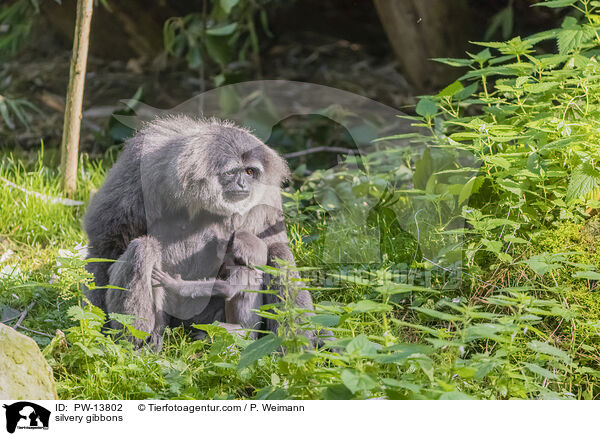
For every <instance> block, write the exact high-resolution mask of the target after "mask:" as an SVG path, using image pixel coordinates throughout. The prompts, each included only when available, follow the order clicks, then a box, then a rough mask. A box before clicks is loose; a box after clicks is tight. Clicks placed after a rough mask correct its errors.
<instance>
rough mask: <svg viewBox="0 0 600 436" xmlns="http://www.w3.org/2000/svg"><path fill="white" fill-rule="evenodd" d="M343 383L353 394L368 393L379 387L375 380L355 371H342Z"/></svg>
mask: <svg viewBox="0 0 600 436" xmlns="http://www.w3.org/2000/svg"><path fill="white" fill-rule="evenodd" d="M342 382H344V385H345V386H346V387H347V388H348V389H349V390H350V392H352V393H353V394H355V393H356V392H358V391H368V390H370V389H373V388H374V387H376V386H377V383H375V380H373V379H372V378H371V377H370V376H368V375H367V374H363V373H362V372H358V371H356V370H354V369H343V370H342Z"/></svg>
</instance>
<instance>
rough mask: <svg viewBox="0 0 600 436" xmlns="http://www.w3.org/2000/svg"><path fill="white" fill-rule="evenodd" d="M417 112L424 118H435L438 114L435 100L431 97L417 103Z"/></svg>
mask: <svg viewBox="0 0 600 436" xmlns="http://www.w3.org/2000/svg"><path fill="white" fill-rule="evenodd" d="M415 111H416V112H417V113H418V114H419V115H421V116H422V117H433V116H434V115H435V114H437V111H438V106H437V103H436V102H435V100H433V99H432V98H430V97H423V98H421V99H420V100H419V103H417V107H416V108H415Z"/></svg>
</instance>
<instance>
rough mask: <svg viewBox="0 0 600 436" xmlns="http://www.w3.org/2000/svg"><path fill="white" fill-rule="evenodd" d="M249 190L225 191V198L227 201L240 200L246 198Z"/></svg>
mask: <svg viewBox="0 0 600 436" xmlns="http://www.w3.org/2000/svg"><path fill="white" fill-rule="evenodd" d="M249 195H250V191H228V192H225V199H227V200H229V201H242V200H245V199H246V198H248V196H249Z"/></svg>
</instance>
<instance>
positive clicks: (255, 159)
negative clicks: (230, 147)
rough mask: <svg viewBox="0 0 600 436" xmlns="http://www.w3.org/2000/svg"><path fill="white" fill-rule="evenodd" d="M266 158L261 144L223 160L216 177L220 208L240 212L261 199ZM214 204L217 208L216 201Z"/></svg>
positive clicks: (242, 212)
mask: <svg viewBox="0 0 600 436" xmlns="http://www.w3.org/2000/svg"><path fill="white" fill-rule="evenodd" d="M266 159H267V156H266V153H265V150H264V146H260V147H254V148H251V149H249V150H246V151H240V152H239V154H238V155H237V156H235V155H230V156H229V158H228V159H227V160H226V161H225V162H223V163H222V166H221V167H220V169H219V171H218V174H217V177H216V179H217V184H218V190H219V191H220V194H221V195H220V199H219V200H220V201H218V202H217V203H221V204H220V206H221V207H220V209H221V210H223V211H226V213H228V214H231V213H238V214H241V215H243V214H245V213H246V212H247V211H248V210H249V209H251V208H252V207H254V206H256V205H257V203H259V202H260V200H261V199H262V198H263V196H264V194H265V190H266V189H267V187H266V186H265V180H266V178H267V177H266V176H267V174H266V171H267V170H268V166H267V162H266ZM214 206H216V207H217V208H219V205H218V204H215V205H214ZM209 207H210V206H209Z"/></svg>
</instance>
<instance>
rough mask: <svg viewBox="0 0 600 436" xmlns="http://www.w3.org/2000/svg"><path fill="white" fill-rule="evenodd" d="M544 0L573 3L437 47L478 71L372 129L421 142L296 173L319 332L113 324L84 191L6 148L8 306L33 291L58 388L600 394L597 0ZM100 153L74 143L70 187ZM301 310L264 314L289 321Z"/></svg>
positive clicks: (13, 308) (180, 392)
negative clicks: (499, 33)
mask: <svg viewBox="0 0 600 436" xmlns="http://www.w3.org/2000/svg"><path fill="white" fill-rule="evenodd" d="M536 6H546V7H563V6H571V7H572V9H571V10H570V11H571V12H570V13H569V14H568V15H567V16H566V18H565V20H564V22H563V25H562V27H561V28H559V29H554V30H550V31H546V32H542V33H540V34H536V35H532V36H530V37H527V38H523V39H522V38H514V39H512V40H510V41H506V42H493V43H488V42H486V43H476V44H477V45H478V46H480V50H479V51H477V52H476V53H473V54H469V55H468V57H467V58H465V59H439V61H441V62H444V63H447V64H450V65H454V66H457V67H462V68H466V69H467V72H466V73H465V74H464V75H463V76H462V77H461V78H460V79H459V80H458V81H456V82H455V83H453V84H451V85H449V86H448V87H447V88H445V89H444V90H442V91H441V92H440V93H438V94H437V95H434V96H427V97H423V98H422V99H421V100H420V101H419V104H418V105H417V107H416V112H417V114H418V115H417V116H415V117H412V119H413V121H414V123H415V124H417V125H419V126H420V127H422V128H424V129H426V130H427V131H428V133H427V134H414V133H413V134H409V135H399V136H396V137H394V138H388V139H382V141H380V143H381V144H385V143H386V141H391V140H393V139H396V140H397V139H400V140H404V141H406V143H407V144H410V145H415V144H416V145H418V146H419V147H421V148H420V149H421V150H422V151H423V152H422V153H420V154H419V155H418V156H412V157H410V158H409V159H406V154H405V153H404V152H403V151H402V150H398V149H390V148H385V147H384V146H383V147H382V148H377V151H375V152H374V153H372V154H369V155H368V156H364V157H363V162H361V163H360V165H362V167H364V168H366V170H361V171H359V170H358V169H357V168H358V167H357V165H356V162H354V163H353V162H352V159H350V158H349V159H348V160H347V161H346V164H345V165H340V166H338V167H336V168H334V169H332V170H328V171H321V170H318V171H315V172H314V173H313V174H312V175H311V176H310V177H308V178H306V179H305V180H303V181H302V184H301V186H300V187H298V188H297V189H296V187H294V188H288V189H287V190H286V192H284V197H285V198H286V200H287V201H286V206H285V212H286V215H287V217H288V233H289V235H290V240H291V241H292V243H293V250H294V254H295V256H296V258H297V260H298V262H297V263H298V265H299V267H300V268H299V272H300V275H301V276H303V278H304V281H305V283H306V285H307V286H309V287H310V288H311V290H312V293H313V295H314V296H315V297H316V298H315V300H316V303H317V304H316V306H317V308H316V309H317V310H316V314H315V316H313V317H311V318H310V319H309V320H308V321H307V325H303V326H295V327H296V328H297V329H298V328H310V329H318V328H322V327H326V328H328V329H331V330H332V331H333V332H334V333H335V336H336V339H335V340H334V341H332V342H329V343H327V344H326V345H325V346H324V347H321V348H318V349H316V350H313V349H308V348H306V347H305V346H303V345H305V341H304V339H303V337H302V336H301V335H295V334H293V333H290V332H291V331H293V330H290V329H288V328H283V329H281V330H280V332H279V334H267V335H265V336H263V337H262V338H261V339H259V340H257V341H249V340H246V339H244V338H240V337H237V336H236V337H233V336H231V335H230V334H229V333H228V332H227V331H225V330H224V329H222V328H220V327H218V326H216V325H207V326H199V327H201V328H202V329H204V330H206V331H207V333H208V337H207V339H205V340H201V341H192V340H191V339H190V337H189V336H188V335H187V334H186V333H185V332H183V331H182V329H180V328H178V329H173V330H168V331H167V332H166V335H165V346H164V348H163V350H162V351H161V352H160V353H152V352H150V351H148V350H145V349H142V350H135V349H133V348H132V346H131V345H129V343H127V342H125V341H121V342H115V340H113V338H112V337H111V336H106V335H103V334H102V333H101V331H100V328H101V324H102V319H103V314H102V313H100V312H99V311H98V310H97V309H95V308H93V307H92V306H85V307H83V306H82V305H81V294H80V289H81V285H82V283H84V282H85V283H88V284H89V283H90V277H89V276H88V275H87V274H86V273H85V270H84V266H85V261H83V260H82V259H81V252H80V247H81V245H80V244H82V243H84V242H85V235H84V234H83V232H82V229H81V224H80V221H81V217H82V214H83V211H84V207H83V206H66V205H64V204H61V203H60V202H53V201H51V199H52V198H56V197H58V196H59V195H60V189H59V178H58V174H57V173H56V172H55V171H53V170H51V169H48V168H46V167H44V165H43V164H42V160H41V159H38V161H37V162H34V163H31V164H28V165H25V164H22V163H20V161H18V160H16V159H14V158H12V157H5V158H3V160H2V161H1V162H2V163H1V164H0V176H2V180H1V181H0V201H1V202H2V205H3V206H2V208H1V209H0V238H2V239H1V243H2V248H3V253H5V255H3V258H2V261H1V263H0V304H1V305H2V306H1V307H2V310H3V312H2V318H3V319H7V318H11V316H12V318H13V320H11V321H7V322H8V323H9V324H12V323H14V318H15V315H14V314H15V313H16V314H17V315H18V314H19V313H20V312H21V311H22V310H24V309H25V308H27V307H30V308H29V311H28V314H27V316H26V317H25V319H24V321H23V322H22V324H21V325H22V327H25V328H27V329H29V330H24V333H26V334H28V335H31V336H32V337H33V338H34V339H36V340H37V341H38V343H39V344H40V345H41V346H45V347H46V348H45V350H44V353H45V355H46V357H47V359H48V361H49V362H50V364H51V365H52V367H53V368H54V374H55V378H56V380H57V382H58V389H59V395H60V397H61V398H78V399H83V398H85V399H105V398H106V399H108V398H110V399H121V398H123V399H141V398H171V399H174V398H257V399H285V398H298V399H316V398H324V399H350V398H374V397H386V398H390V399H463V398H477V399H509V398H575V399H593V398H597V397H598V395H600V385H599V376H600V371H599V369H598V368H599V365H598V364H599V362H600V346H599V335H598V334H599V331H600V321H599V316H600V294H599V292H598V290H597V285H596V284H597V282H598V280H600V272H598V271H597V268H598V265H599V260H600V259H599V254H598V253H599V252H598V249H597V243H596V241H597V240H598V236H600V235H599V233H600V231H598V230H596V229H597V228H600V226H598V224H597V222H596V221H595V219H594V218H593V217H592V216H593V215H594V214H595V213H596V210H597V209H598V208H599V207H600V165H599V163H598V158H597V156H598V155H599V153H598V136H599V132H600V130H599V125H598V114H599V113H600V67H599V65H598V62H597V56H598V54H599V53H600V50H599V49H600V34H599V33H598V31H599V30H600V2H597V1H589V0H579V1H577V0H549V1H545V2H540V3H538V4H537V5H536ZM548 42H550V43H551V44H550V46H555V47H556V50H554V51H553V52H544V51H543V50H542V49H540V48H538V47H539V46H540V44H541V45H543V47H548ZM460 153H465V154H467V155H469V156H471V157H473V158H474V159H470V160H464V159H462V158H461V157H460V156H459V154H460ZM447 156H451V157H453V158H452V159H447ZM449 162H450V163H451V164H449ZM459 162H460V165H458V163H459ZM465 162H467V163H465ZM107 166H108V165H107V164H103V163H96V162H90V161H87V160H84V161H83V162H82V166H81V171H80V173H79V181H78V182H79V194H78V195H79V196H80V197H79V198H78V200H81V201H83V202H86V201H87V199H88V197H89V195H90V193H91V192H92V191H93V190H94V189H96V188H97V187H98V186H100V184H101V182H102V179H103V177H104V174H105V167H107ZM362 167H361V168H362ZM401 168H403V169H406V170H407V171H408V173H407V172H406V171H400V169H401ZM465 170H469V171H465ZM406 174H410V177H409V179H410V182H411V187H410V189H406ZM459 174H460V175H461V177H463V178H462V179H461V178H460V177H457V175H459ZM465 177H466V178H465ZM6 181H9V182H11V183H12V184H14V185H18V186H19V187H21V188H23V189H17V188H15V187H14V186H13V185H11V184H7V183H6ZM26 191H29V192H26ZM31 192H36V193H39V194H42V196H36V195H33V194H32V193H31ZM359 205H364V206H368V208H367V207H359ZM364 210H368V211H369V212H368V213H366V212H364ZM359 211H362V212H359ZM421 211H425V212H421ZM415 222H416V223H417V225H416V226H415ZM404 224H406V225H404ZM411 226H412V227H411ZM374 240H375V241H376V242H377V244H375V246H374V247H372V246H371V245H369V244H371V243H372V242H373V241H374ZM357 247H361V249H360V250H357ZM365 247H367V248H365ZM371 249H373V251H368V250H371ZM357 252H359V253H357ZM6 253H8V255H7V254H6ZM10 253H12V254H10ZM361 253H362V254H364V253H368V255H367V256H364V258H363V257H360V256H361ZM375 258H376V260H377V261H376V262H373V259H375ZM324 259H329V260H330V261H326V262H324ZM444 271H454V272H460V275H459V280H456V277H454V279H453V281H452V283H451V280H450V278H448V277H447V276H444V274H440V273H443V272H444ZM415 272H417V273H419V272H421V273H423V272H424V273H427V274H413V273H415ZM31 303H35V304H33V305H31ZM295 310H296V309H295V308H293V307H289V306H288V307H284V308H283V309H282V310H275V314H274V315H273V314H269V313H267V312H264V315H265V316H274V317H275V318H277V319H278V320H279V321H280V322H281V324H282V325H283V326H286V327H289V324H290V323H291V324H293V323H295V322H296V321H295V320H297V317H296V316H294V314H295V312H294V311H295ZM122 320H123V322H125V323H127V320H125V319H122ZM56 329H59V330H60V332H58V333H57V334H56V335H55V330H56ZM44 334H46V335H44ZM48 334H49V336H53V337H54V339H52V342H51V343H49V342H50V338H49V337H48V336H47V335H48ZM282 350H285V351H282Z"/></svg>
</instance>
